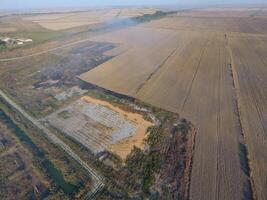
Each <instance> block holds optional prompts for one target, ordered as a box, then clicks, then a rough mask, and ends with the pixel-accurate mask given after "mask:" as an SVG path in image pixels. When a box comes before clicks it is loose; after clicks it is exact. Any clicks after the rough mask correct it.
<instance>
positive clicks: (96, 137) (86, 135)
mask: <svg viewBox="0 0 267 200" xmlns="http://www.w3.org/2000/svg"><path fill="white" fill-rule="evenodd" d="M43 120H44V121H47V122H49V124H51V125H52V126H53V127H55V128H56V129H58V130H61V131H63V132H64V133H65V134H67V135H69V136H70V137H73V138H74V139H75V140H77V141H78V142H79V143H81V144H83V145H84V146H86V147H87V148H89V149H90V150H91V151H92V152H93V153H94V154H98V153H100V152H103V151H105V150H109V151H111V152H113V153H115V154H117V155H119V156H120V157H121V158H122V159H124V160H125V159H126V156H127V155H128V154H129V153H130V152H131V150H132V148H133V146H136V147H138V148H141V149H143V148H144V143H143V140H144V139H145V134H146V132H147V128H148V127H150V126H152V125H153V124H152V123H150V122H148V121H145V120H144V119H143V117H142V116H141V115H139V114H134V113H128V112H126V111H123V110H121V109H119V108H117V107H114V106H113V105H112V104H109V103H107V102H105V101H101V100H97V99H93V98H91V97H89V96H84V97H82V99H80V100H78V101H76V102H74V103H73V104H71V105H69V106H68V107H67V108H63V109H60V110H58V111H56V112H55V113H52V114H51V115H49V116H47V117H45V118H44V119H43Z"/></svg>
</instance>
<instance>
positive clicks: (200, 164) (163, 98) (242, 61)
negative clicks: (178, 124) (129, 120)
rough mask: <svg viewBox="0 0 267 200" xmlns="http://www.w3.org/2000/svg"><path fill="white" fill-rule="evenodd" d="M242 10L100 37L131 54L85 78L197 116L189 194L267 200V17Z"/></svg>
mask: <svg viewBox="0 0 267 200" xmlns="http://www.w3.org/2000/svg"><path fill="white" fill-rule="evenodd" d="M241 11H242V12H243V15H244V16H243V17H242V15H241V16H239V17H237V15H239V14H238V13H235V12H237V11H231V14H225V15H227V16H224V15H223V14H220V13H219V15H220V16H219V17H217V16H216V12H210V11H208V12H209V13H206V14H203V13H204V11H201V14H199V13H194V12H192V13H191V15H190V12H188V13H187V14H186V15H187V16H185V17H184V16H182V15H178V16H175V15H173V16H172V17H167V18H163V19H160V20H157V21H153V22H149V23H145V24H142V25H139V26H137V27H134V28H128V29H125V30H121V31H117V32H116V31H115V32H112V33H108V34H105V35H102V36H99V37H95V38H93V39H92V40H94V41H98V42H101V41H105V42H107V41H111V42H114V43H119V44H120V43H122V44H123V46H126V47H125V48H126V49H127V51H126V52H125V53H123V54H120V55H119V56H117V57H115V58H113V59H111V60H109V61H108V62H106V63H103V64H101V65H99V66H98V67H96V68H94V69H93V70H91V71H89V72H88V73H84V74H82V75H81V76H80V77H81V79H83V80H85V81H87V82H89V83H92V84H94V85H98V86H100V87H103V88H106V89H108V90H111V91H114V92H117V93H121V94H125V95H129V96H133V97H135V98H137V99H140V100H142V101H144V102H148V103H150V104H152V105H155V106H158V107H161V108H164V109H166V110H170V111H174V112H177V113H179V114H181V115H182V116H185V117H186V118H188V119H190V120H192V122H193V124H195V125H196V127H197V130H198V131H197V136H196V143H195V156H194V161H193V171H192V176H191V188H190V198H191V199H197V200H199V199H203V200H206V199H251V198H252V196H253V197H254V198H255V196H256V197H257V198H258V199H266V198H267V195H266V194H267V192H266V177H267V173H266V169H265V168H266V167H264V166H266V161H267V158H266V156H265V155H266V150H267V148H266V142H265V141H266V125H265V124H266V113H267V112H266V108H267V107H266V106H267V105H266V103H265V102H266V95H267V91H266V88H265V85H266V81H265V79H266V78H264V77H266V73H267V71H266V63H267V62H266V58H265V56H264V55H265V54H266V50H267V43H266V38H267V37H266V35H265V34H266V27H267V26H266V25H265V24H266V23H267V21H266V19H264V18H257V17H255V18H254V14H255V13H258V10H257V9H256V10H253V11H251V10H250V11H249V13H246V11H244V10H241ZM241 11H240V12H241ZM251 13H252V14H253V16H251V15H252V14H251ZM252 44H253V45H252ZM255 131H256V132H257V135H255ZM261 172H263V173H261Z"/></svg>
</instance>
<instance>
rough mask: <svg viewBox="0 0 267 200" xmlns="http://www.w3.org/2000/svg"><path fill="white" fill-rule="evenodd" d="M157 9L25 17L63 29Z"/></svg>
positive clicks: (106, 10) (99, 22)
mask: <svg viewBox="0 0 267 200" xmlns="http://www.w3.org/2000/svg"><path fill="white" fill-rule="evenodd" d="M155 12H156V10H155V9H150V8H148V9H145V8H144V9H141V8H140V9H137V8H136V9H134V8H133V9H128V8H125V9H124V8H123V9H100V10H92V11H87V12H73V13H71V12H70V13H56V14H49V13H48V14H36V15H35V16H26V17H24V18H23V19H24V20H27V21H30V22H35V23H37V24H39V25H41V26H43V27H45V28H47V29H51V30H63V29H68V28H73V27H78V26H83V25H89V26H90V25H91V26H93V25H97V24H101V23H106V22H108V21H111V20H114V19H118V18H130V17H136V16H142V15H144V14H153V13H155Z"/></svg>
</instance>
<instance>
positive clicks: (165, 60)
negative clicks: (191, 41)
mask: <svg viewBox="0 0 267 200" xmlns="http://www.w3.org/2000/svg"><path fill="white" fill-rule="evenodd" d="M185 44H186V42H184V44H183V45H182V48H181V46H180V45H178V46H177V47H176V48H175V49H174V50H173V51H172V52H171V53H170V54H169V55H168V56H167V57H166V58H165V59H164V60H163V61H162V62H161V63H160V64H159V65H158V67H156V69H155V70H154V71H153V72H152V73H151V74H149V76H148V77H147V79H146V80H145V81H144V82H143V83H141V84H140V85H139V86H138V87H137V89H136V92H135V94H136V95H137V94H138V93H139V92H140V90H141V89H142V88H143V87H144V86H145V85H146V83H147V82H149V81H150V80H151V78H152V77H153V76H154V75H155V74H156V73H157V72H158V71H159V70H160V69H161V68H162V67H163V66H164V65H165V63H166V62H167V61H168V60H169V59H170V58H171V57H172V56H173V55H175V54H176V53H177V51H178V50H179V48H181V49H183V47H184V46H185Z"/></svg>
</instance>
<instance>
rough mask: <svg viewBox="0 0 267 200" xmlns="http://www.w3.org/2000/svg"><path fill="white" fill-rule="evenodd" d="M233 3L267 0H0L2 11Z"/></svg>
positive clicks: (266, 1) (264, 1)
mask: <svg viewBox="0 0 267 200" xmlns="http://www.w3.org/2000/svg"><path fill="white" fill-rule="evenodd" d="M231 3H267V0H0V9H31V8H53V7H84V6H86V7H94V6H111V5H113V6H118V5H166V4H183V5H186V4H191V5H192V4H196V5H200V4H231Z"/></svg>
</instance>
